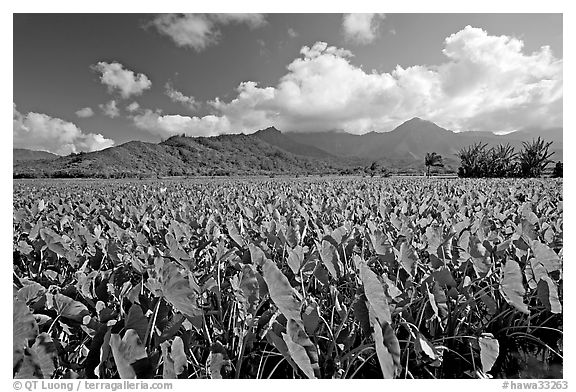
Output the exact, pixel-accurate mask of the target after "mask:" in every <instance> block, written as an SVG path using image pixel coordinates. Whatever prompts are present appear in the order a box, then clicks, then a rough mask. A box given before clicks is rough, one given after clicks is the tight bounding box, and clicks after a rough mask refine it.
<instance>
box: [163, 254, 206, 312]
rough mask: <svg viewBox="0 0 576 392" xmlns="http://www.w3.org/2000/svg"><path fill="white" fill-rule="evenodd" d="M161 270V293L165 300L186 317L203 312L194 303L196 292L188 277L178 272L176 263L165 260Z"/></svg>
mask: <svg viewBox="0 0 576 392" xmlns="http://www.w3.org/2000/svg"><path fill="white" fill-rule="evenodd" d="M161 271H162V293H163V294H164V298H165V299H166V301H168V302H169V303H170V304H171V305H172V306H173V307H174V309H176V310H177V311H179V312H181V313H183V314H184V315H186V316H188V317H192V318H194V317H196V316H201V315H202V314H203V312H202V310H201V309H200V308H199V307H198V305H197V303H196V297H197V295H198V293H197V292H196V291H195V290H194V289H192V287H191V286H190V282H189V281H188V279H186V278H185V277H183V276H182V275H181V274H180V272H179V269H178V267H177V266H176V264H174V263H172V262H165V263H164V265H163V266H162V270H161Z"/></svg>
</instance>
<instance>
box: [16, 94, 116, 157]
mask: <svg viewBox="0 0 576 392" xmlns="http://www.w3.org/2000/svg"><path fill="white" fill-rule="evenodd" d="M13 142H14V147H16V148H28V149H31V150H41V151H49V152H52V153H55V154H60V155H67V154H70V153H72V152H74V153H76V152H80V151H85V152H88V151H96V150H102V149H104V148H108V147H112V146H113V145H114V140H111V139H106V138H105V137H104V136H102V135H100V134H94V133H84V132H83V131H82V130H81V129H80V128H78V127H77V126H76V125H75V124H73V123H71V122H68V121H64V120H62V119H59V118H55V117H50V116H48V115H47V114H43V113H34V112H29V113H27V114H25V115H23V114H21V113H20V112H18V110H17V109H16V105H14V114H13Z"/></svg>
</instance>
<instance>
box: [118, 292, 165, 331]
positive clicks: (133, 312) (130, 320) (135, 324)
mask: <svg viewBox="0 0 576 392" xmlns="http://www.w3.org/2000/svg"><path fill="white" fill-rule="evenodd" d="M158 301H160V299H158ZM124 328H125V329H126V330H128V329H133V330H135V331H136V333H138V336H139V337H140V339H142V340H144V339H145V337H146V330H147V329H148V319H147V318H146V316H144V313H143V312H142V308H141V307H140V305H136V304H134V305H132V306H131V307H130V310H129V311H128V315H127V316H126V322H125V324H124Z"/></svg>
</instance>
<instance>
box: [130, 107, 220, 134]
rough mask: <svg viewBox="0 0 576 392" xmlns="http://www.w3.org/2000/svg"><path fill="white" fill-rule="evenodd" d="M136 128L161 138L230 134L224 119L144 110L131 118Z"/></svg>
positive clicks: (212, 116)
mask: <svg viewBox="0 0 576 392" xmlns="http://www.w3.org/2000/svg"><path fill="white" fill-rule="evenodd" d="M132 120H133V122H134V125H136V127H138V128H140V129H143V130H146V131H148V132H150V133H152V134H154V135H159V136H163V137H168V136H173V135H179V134H185V135H187V136H215V135H219V134H222V133H230V131H231V129H230V123H229V122H228V120H227V119H226V118H225V117H217V116H214V115H207V116H204V117H196V116H194V117H189V116H182V115H179V114H171V115H162V114H161V113H160V112H159V111H152V110H150V109H146V110H144V111H142V112H141V113H139V114H137V115H134V116H132Z"/></svg>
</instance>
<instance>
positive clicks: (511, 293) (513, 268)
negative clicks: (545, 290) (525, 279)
mask: <svg viewBox="0 0 576 392" xmlns="http://www.w3.org/2000/svg"><path fill="white" fill-rule="evenodd" d="M500 291H501V292H502V295H503V296H504V298H505V299H506V301H508V303H509V304H511V305H512V306H514V307H515V308H516V309H518V310H519V311H521V312H523V313H526V314H530V311H529V310H528V305H526V304H525V303H524V294H525V293H526V290H525V289H524V285H523V283H522V271H521V270H520V266H519V265H518V263H517V262H515V261H514V260H508V261H507V262H506V264H505V265H504V268H503V271H502V279H501V281H500Z"/></svg>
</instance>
